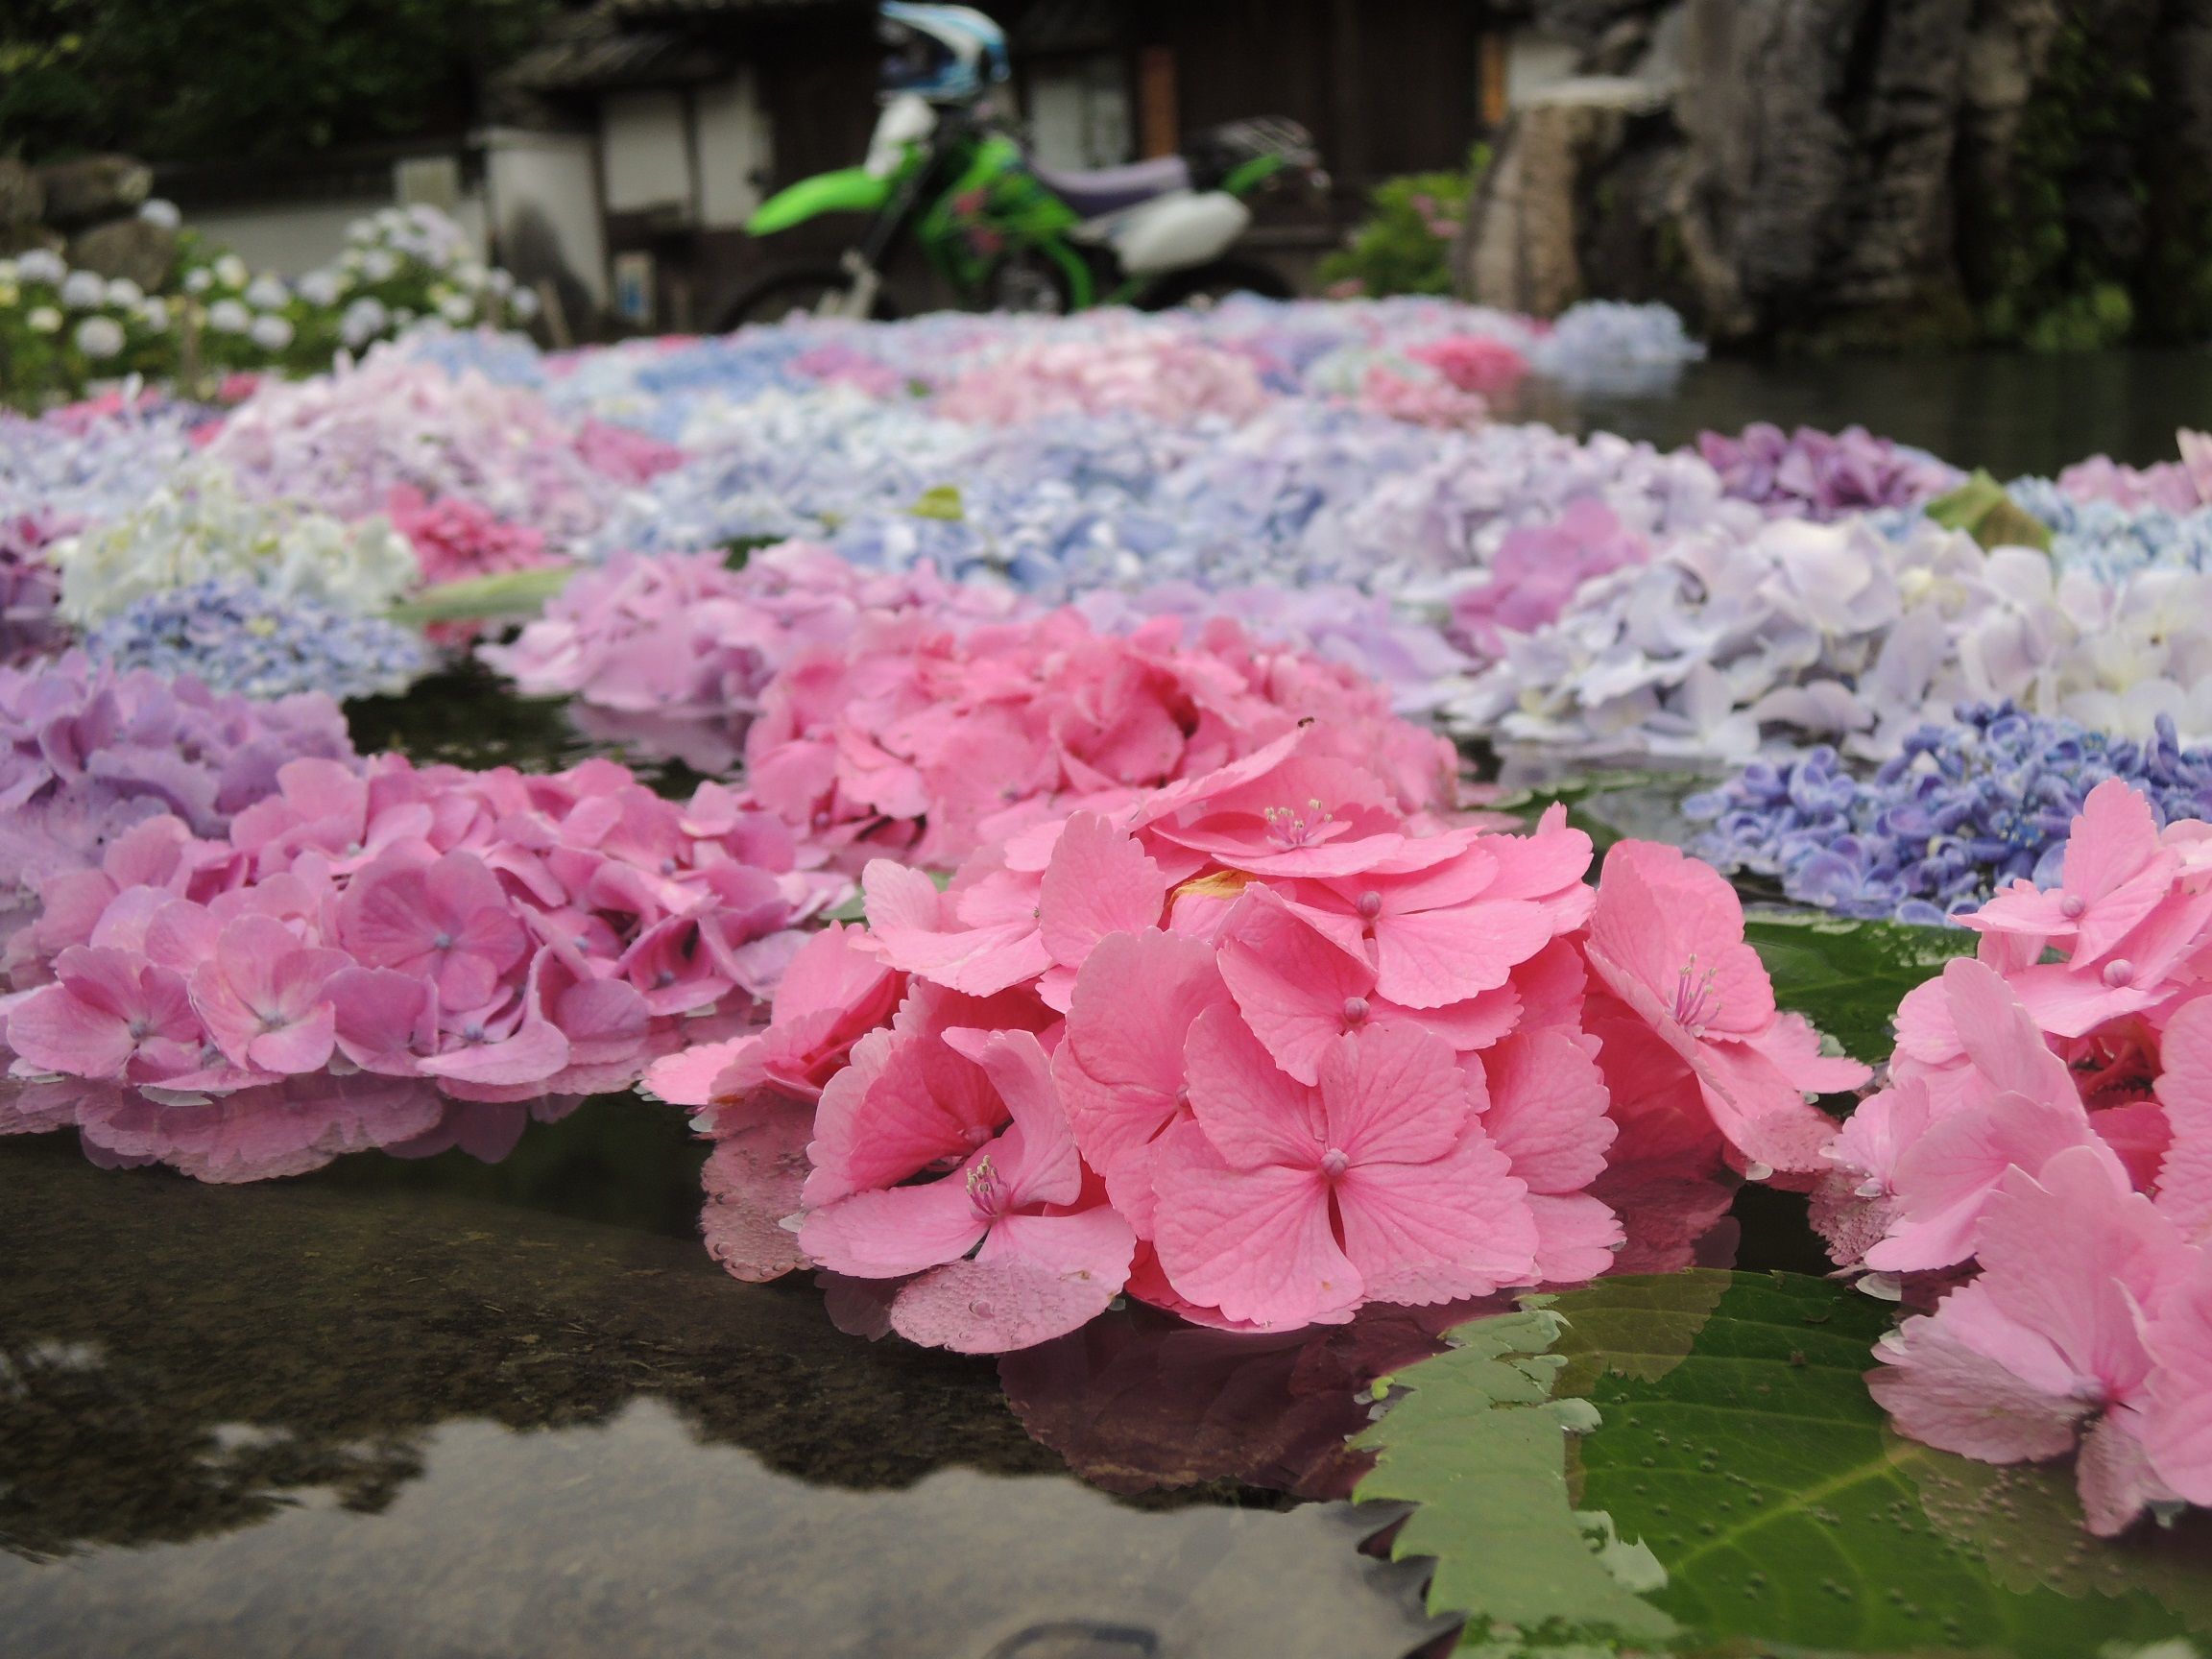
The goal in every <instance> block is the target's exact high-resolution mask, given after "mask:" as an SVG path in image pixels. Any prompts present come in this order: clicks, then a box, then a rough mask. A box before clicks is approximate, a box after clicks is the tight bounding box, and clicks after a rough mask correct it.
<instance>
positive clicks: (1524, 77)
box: [1505, 29, 1580, 109]
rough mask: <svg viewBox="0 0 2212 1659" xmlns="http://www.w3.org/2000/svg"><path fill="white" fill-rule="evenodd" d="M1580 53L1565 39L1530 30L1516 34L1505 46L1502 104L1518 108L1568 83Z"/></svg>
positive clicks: (1572, 75)
mask: <svg viewBox="0 0 2212 1659" xmlns="http://www.w3.org/2000/svg"><path fill="white" fill-rule="evenodd" d="M1579 58H1580V54H1579V53H1578V52H1577V51H1576V50H1575V47H1574V46H1572V45H1570V44H1569V43H1568V42H1567V41H1565V40H1554V39H1553V38H1551V36H1549V35H1538V34H1536V33H1535V32H1534V31H1532V30H1527V29H1524V30H1519V31H1517V32H1516V33H1515V34H1514V35H1513V36H1511V37H1510V38H1509V39H1508V40H1507V41H1506V43H1505V103H1506V107H1507V108H1513V109H1518V108H1521V107H1522V106H1523V105H1525V104H1527V103H1530V102H1531V101H1533V100H1534V99H1535V98H1536V96H1537V95H1538V94H1539V93H1541V92H1543V91H1545V90H1546V89H1547V88H1548V87H1551V86H1555V85H1557V84H1559V83H1560V82H1562V81H1567V80H1571V79H1573V77H1574V74H1575V63H1576V62H1577V61H1578V60H1579Z"/></svg>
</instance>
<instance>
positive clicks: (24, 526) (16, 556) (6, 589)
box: [0, 509, 76, 664]
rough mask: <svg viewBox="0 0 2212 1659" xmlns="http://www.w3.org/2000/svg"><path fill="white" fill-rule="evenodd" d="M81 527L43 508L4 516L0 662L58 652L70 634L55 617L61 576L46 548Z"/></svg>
mask: <svg viewBox="0 0 2212 1659" xmlns="http://www.w3.org/2000/svg"><path fill="white" fill-rule="evenodd" d="M75 528H76V525H75V523H74V522H73V521H72V520H70V519H67V518H63V517H59V516H58V515H56V514H53V513H50V512H47V511H44V510H43V509H40V510H36V511H33V512H29V513H18V514H15V515H13V516H12V517H0V664H6V663H14V662H22V661H28V660H30V659H31V658H34V657H42V656H45V655H47V654H49V653H51V652H54V651H58V650H60V648H61V645H62V644H63V643H64V642H65V641H66V640H67V639H68V637H69V631H68V629H67V628H66V627H65V626H64V625H63V624H62V622H61V619H60V617H59V616H57V615H56V614H55V611H56V609H57V608H58V607H59V606H60V603H61V573H60V571H58V570H56V569H55V568H54V566H53V565H49V564H47V563H46V549H47V547H48V546H49V545H51V544H52V543H53V542H55V541H60V539H61V538H62V537H63V536H66V535H68V534H69V533H70V532H71V531H72V530H74V529H75Z"/></svg>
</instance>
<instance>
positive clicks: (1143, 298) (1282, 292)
mask: <svg viewBox="0 0 2212 1659" xmlns="http://www.w3.org/2000/svg"><path fill="white" fill-rule="evenodd" d="M1232 294H1257V295H1259V296H1260V297H1261V298H1262V299H1263V300H1288V299H1290V298H1292V297H1293V290H1292V289H1291V287H1290V284H1289V283H1287V282H1286V281H1285V280H1284V279H1283V276H1282V273H1281V272H1279V271H1276V270H1274V269H1273V268H1272V267H1269V266H1266V265H1262V264H1258V263H1256V262H1253V261H1250V260H1244V259H1216V260H1214V262H1213V263H1211V264H1208V265H1193V266H1192V267H1191V268H1190V270H1188V271H1171V272H1169V273H1168V274H1167V275H1166V276H1163V277H1161V278H1160V279H1159V280H1158V281H1157V282H1155V283H1153V284H1152V286H1151V287H1149V288H1147V289H1145V290H1144V291H1143V292H1142V294H1140V295H1138V297H1137V308H1138V309H1139V310H1140V311H1168V310H1172V309H1173V308H1174V307H1176V306H1178V305H1191V306H1195V307H1197V308H1198V309H1200V310H1204V309H1206V308H1207V307H1208V306H1210V305H1212V304H1213V303H1214V301H1217V300H1225V299H1227V298H1228V297H1229V296H1230V295H1232Z"/></svg>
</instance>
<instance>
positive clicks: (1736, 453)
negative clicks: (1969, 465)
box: [1697, 421, 1965, 519]
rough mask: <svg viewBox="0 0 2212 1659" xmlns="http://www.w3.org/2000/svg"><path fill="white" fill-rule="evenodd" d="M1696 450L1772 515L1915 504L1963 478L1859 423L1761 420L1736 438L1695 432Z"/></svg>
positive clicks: (1825, 514) (1832, 514)
mask: <svg viewBox="0 0 2212 1659" xmlns="http://www.w3.org/2000/svg"><path fill="white" fill-rule="evenodd" d="M1697 452H1698V453H1699V454H1700V455H1702V456H1704V457H1705V459H1706V460H1707V461H1709V462H1711V463H1712V464H1713V468H1714V469H1715V470H1716V471H1718V472H1719V474H1720V477H1721V480H1722V482H1723V483H1724V484H1725V485H1726V486H1727V490H1728V493H1729V494H1731V495H1733V496H1735V497H1736V498H1737V499H1738V500H1740V501H1749V502H1752V503H1754V504H1755V505H1757V506H1758V507H1760V508H1762V509H1763V510H1765V511H1766V512H1767V514H1768V515H1770V516H1772V517H1791V518H1819V519H1829V518H1839V517H1842V516H1843V515H1844V514H1846V513H1862V512H1865V511H1867V510H1868V509H1870V508H1877V507H1910V508H1916V507H1921V506H1925V505H1926V504H1927V503H1928V502H1930V501H1933V500H1934V499H1936V497H1937V496H1938V495H1941V494H1943V493H1946V492H1948V491H1951V490H1955V489H1957V488H1958V487H1959V486H1960V484H1962V483H1963V482H1965V474H1963V473H1962V472H1960V470H1959V469H1957V468H1955V467H1950V466H1946V465H1945V464H1944V463H1943V462H1941V461H1938V460H1936V458H1935V457H1934V456H1933V455H1929V454H1926V453H1924V452H1923V451H1921V450H1918V449H1912V448H1908V447H1907V446H1905V445H1901V444H1893V443H1891V442H1890V441H1889V440H1888V439H1887V438H1877V437H1875V436H1873V434H1871V433H1869V432H1868V431H1867V430H1866V428H1865V427H1863V426H1846V427H1844V428H1843V430H1842V431H1840V432H1835V433H1829V432H1822V431H1819V430H1817V429H1815V428H1814V427H1811V426H1800V427H1798V428H1797V430H1796V431H1794V432H1790V433H1785V432H1784V431H1783V430H1782V428H1781V427H1779V426H1774V425H1770V424H1768V423H1767V421H1755V422H1754V423H1752V424H1751V425H1749V426H1746V427H1744V428H1743V432H1742V433H1741V434H1740V435H1739V436H1737V437H1734V438H1730V437H1727V436H1726V435H1724V434H1722V433H1719V432H1700V433H1699V434H1698V435H1697Z"/></svg>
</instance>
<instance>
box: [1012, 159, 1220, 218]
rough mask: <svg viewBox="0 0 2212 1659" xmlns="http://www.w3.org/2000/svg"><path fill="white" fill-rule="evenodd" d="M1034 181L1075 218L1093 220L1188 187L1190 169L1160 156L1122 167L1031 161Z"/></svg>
mask: <svg viewBox="0 0 2212 1659" xmlns="http://www.w3.org/2000/svg"><path fill="white" fill-rule="evenodd" d="M1029 170H1030V172H1032V173H1034V174H1035V175H1036V176H1037V181H1038V182H1039V183H1041V184H1043V185H1044V186H1045V187H1046V189H1047V190H1049V191H1051V192H1052V193H1053V194H1054V195H1055V196H1057V197H1059V198H1060V200H1061V201H1063V202H1065V203H1067V204H1068V205H1069V206H1070V207H1071V208H1073V209H1074V211H1075V213H1076V215H1077V217H1079V218H1083V219H1095V218H1097V217H1099V216H1100V215H1101V214H1105V213H1118V212H1119V211H1120V210H1121V209H1122V208H1124V207H1134V206H1136V205H1137V204H1138V203H1140V202H1149V201H1151V200H1152V198H1153V197H1155V196H1165V195H1166V194H1167V193H1168V192H1169V191H1170V190H1188V189H1190V164H1189V163H1188V162H1186V161H1185V160H1184V159H1183V157H1182V156H1160V157H1159V158H1158V159H1156V160H1152V161H1132V162H1130V163H1129V164H1128V165H1127V166H1125V167H1092V168H1087V169H1085V168H1072V167H1046V166H1043V165H1041V164H1039V163H1037V162H1034V161H1032V162H1031V163H1030V165H1029Z"/></svg>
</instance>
